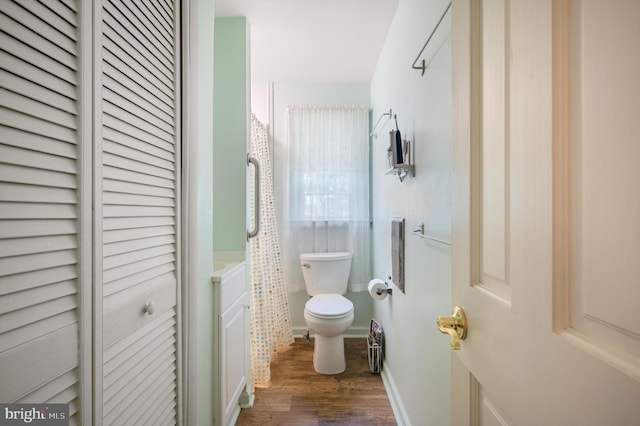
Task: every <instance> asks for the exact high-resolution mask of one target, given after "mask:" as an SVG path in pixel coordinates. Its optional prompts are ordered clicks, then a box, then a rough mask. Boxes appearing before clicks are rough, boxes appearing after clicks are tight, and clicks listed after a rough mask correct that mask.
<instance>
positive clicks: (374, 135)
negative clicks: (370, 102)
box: [369, 108, 393, 138]
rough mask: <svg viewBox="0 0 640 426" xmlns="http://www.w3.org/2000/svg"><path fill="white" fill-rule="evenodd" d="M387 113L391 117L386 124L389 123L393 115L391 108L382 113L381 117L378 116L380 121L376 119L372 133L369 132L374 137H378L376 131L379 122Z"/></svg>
mask: <svg viewBox="0 0 640 426" xmlns="http://www.w3.org/2000/svg"><path fill="white" fill-rule="evenodd" d="M385 115H388V116H389V118H387V121H385V122H384V124H387V123H388V122H389V120H391V116H392V115H393V114H392V111H391V108H389V112H385V113H383V114H380V117H378V121H376V124H375V126H373V130H372V131H371V133H369V136H373V137H374V138H377V137H378V134H377V133H376V130H377V129H378V124H380V120H382V118H383V117H384V116H385Z"/></svg>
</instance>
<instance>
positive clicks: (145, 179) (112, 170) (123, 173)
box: [102, 166, 175, 189]
mask: <svg viewBox="0 0 640 426" xmlns="http://www.w3.org/2000/svg"><path fill="white" fill-rule="evenodd" d="M102 171H103V177H104V178H105V179H112V180H116V181H123V182H136V183H140V184H144V185H151V186H158V187H161V188H171V189H173V188H175V182H174V181H173V180H172V179H164V178H159V177H157V176H151V175H147V174H144V173H138V172H132V171H130V170H125V169H121V168H117V167H109V166H105V167H104V168H103V170H102Z"/></svg>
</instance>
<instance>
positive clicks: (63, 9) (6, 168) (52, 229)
mask: <svg viewBox="0 0 640 426" xmlns="http://www.w3.org/2000/svg"><path fill="white" fill-rule="evenodd" d="M77 22H78V16H77V15H76V12H75V11H74V10H72V9H69V7H67V6H66V5H64V4H60V3H59V2H56V1H48V2H47V4H42V3H37V2H33V1H19V2H13V1H3V2H1V4H0V28H2V31H1V32H0V247H1V249H0V383H2V386H0V401H2V402H13V401H16V402H21V401H23V402H24V401H28V402H32V403H35V402H41V403H46V402H64V403H70V404H74V403H75V401H77V399H78V385H77V384H78V380H79V375H80V374H79V371H78V365H79V364H78V347H79V334H78V330H79V313H78V296H77V295H78V291H79V288H80V284H81V283H80V282H79V279H78V262H79V249H78V241H79V236H78V230H79V224H78V216H79V199H78V193H77V188H78V179H79V177H78V170H79V167H78V159H77V157H78V144H79V140H80V138H79V133H78V128H77V126H78V111H79V108H78V100H77V98H78V90H77V85H78V80H79V79H78V77H79V76H78V72H77V70H78V51H79V50H78V30H77ZM43 360H46V362H43ZM72 410H73V412H75V411H77V408H73V409H72Z"/></svg>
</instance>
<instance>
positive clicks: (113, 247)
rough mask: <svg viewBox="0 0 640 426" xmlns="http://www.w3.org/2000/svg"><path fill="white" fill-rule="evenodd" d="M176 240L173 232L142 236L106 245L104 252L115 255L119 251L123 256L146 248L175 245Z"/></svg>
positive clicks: (106, 255)
mask: <svg viewBox="0 0 640 426" xmlns="http://www.w3.org/2000/svg"><path fill="white" fill-rule="evenodd" d="M175 242H176V240H175V236H174V235H173V234H169V235H160V236H158V237H150V238H141V239H138V240H126V241H122V242H117V243H111V244H108V245H105V247H104V251H103V253H104V256H105V257H109V256H114V255H116V254H118V253H121V256H122V255H126V254H127V253H130V252H135V251H137V250H143V249H145V248H152V247H159V246H166V245H173V244H174V243H175Z"/></svg>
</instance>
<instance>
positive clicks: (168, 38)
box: [128, 0, 174, 52]
mask: <svg viewBox="0 0 640 426" xmlns="http://www.w3.org/2000/svg"><path fill="white" fill-rule="evenodd" d="M128 3H134V5H135V6H136V7H138V9H139V10H140V11H141V13H143V14H144V15H145V18H146V19H147V20H148V22H149V26H150V27H153V28H154V29H155V31H153V33H154V35H155V36H156V37H158V39H159V40H164V41H162V43H163V44H164V46H165V47H166V48H167V49H168V50H169V51H171V52H173V48H174V42H173V28H172V27H171V26H170V25H169V24H168V23H167V21H166V20H164V19H163V18H162V16H161V15H160V13H159V12H158V9H156V8H155V7H151V5H150V4H149V2H148V1H138V2H131V0H128Z"/></svg>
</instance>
